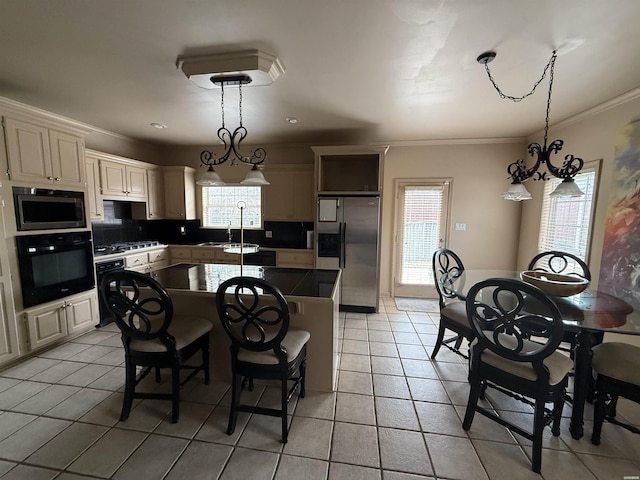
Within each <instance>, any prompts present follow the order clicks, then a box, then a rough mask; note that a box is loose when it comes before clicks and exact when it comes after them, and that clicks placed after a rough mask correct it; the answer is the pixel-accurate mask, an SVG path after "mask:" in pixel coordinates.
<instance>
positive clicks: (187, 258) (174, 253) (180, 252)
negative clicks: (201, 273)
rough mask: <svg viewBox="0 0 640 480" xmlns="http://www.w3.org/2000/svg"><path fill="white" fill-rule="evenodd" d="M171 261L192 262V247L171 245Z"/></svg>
mask: <svg viewBox="0 0 640 480" xmlns="http://www.w3.org/2000/svg"><path fill="white" fill-rule="evenodd" d="M169 254H170V257H171V263H191V247H176V246H173V245H172V246H170V247H169Z"/></svg>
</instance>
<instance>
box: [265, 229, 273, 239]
mask: <svg viewBox="0 0 640 480" xmlns="http://www.w3.org/2000/svg"><path fill="white" fill-rule="evenodd" d="M264 237H265V238H272V237H273V232H272V231H271V230H265V231H264Z"/></svg>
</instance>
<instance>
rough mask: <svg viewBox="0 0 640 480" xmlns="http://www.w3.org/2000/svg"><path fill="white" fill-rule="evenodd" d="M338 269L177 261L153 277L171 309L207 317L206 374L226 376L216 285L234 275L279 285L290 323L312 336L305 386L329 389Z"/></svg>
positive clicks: (335, 355) (333, 376) (334, 365)
mask: <svg viewBox="0 0 640 480" xmlns="http://www.w3.org/2000/svg"><path fill="white" fill-rule="evenodd" d="M340 274H341V272H340V270H318V269H312V268H311V269H305V268H278V267H262V266H254V265H243V266H240V265H226V264H224V265H223V264H191V263H180V264H176V265H172V266H169V267H166V268H161V269H159V270H155V271H154V272H152V273H151V276H152V277H153V278H155V279H156V280H157V281H158V282H159V283H160V284H161V285H162V286H163V287H164V288H165V289H166V290H167V291H168V292H169V294H170V295H171V298H172V300H173V304H174V309H175V310H176V311H180V312H189V314H193V315H198V316H203V317H206V318H210V319H211V321H212V323H213V330H212V331H211V339H210V340H211V375H212V377H213V378H214V379H220V380H229V379H230V378H231V375H230V374H231V366H230V357H229V346H230V342H229V340H228V337H227V335H226V334H225V332H224V330H223V328H222V325H221V323H220V322H219V320H218V313H217V311H216V305H215V294H216V292H217V289H218V286H219V285H220V284H221V283H222V282H224V281H225V280H227V279H229V278H232V277H235V276H240V275H244V276H250V277H256V278H261V279H263V280H266V281H267V282H270V283H272V284H273V285H275V286H276V287H278V288H279V289H280V291H281V292H282V294H283V295H284V296H285V298H286V299H287V301H288V303H289V311H290V320H291V323H290V326H291V328H297V329H302V330H306V331H308V332H309V333H310V334H311V339H310V340H309V343H308V351H307V358H308V360H307V385H306V386H307V388H308V389H310V390H319V391H333V390H335V386H336V382H337V371H338V365H339V347H338V330H339V328H338V306H339V303H340V298H339V295H340V293H339V292H340V288H339V285H340V278H341V277H340Z"/></svg>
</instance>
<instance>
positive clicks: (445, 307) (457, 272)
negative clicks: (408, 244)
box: [431, 248, 474, 359]
mask: <svg viewBox="0 0 640 480" xmlns="http://www.w3.org/2000/svg"><path fill="white" fill-rule="evenodd" d="M432 267H433V278H434V282H435V284H436V290H437V292H438V298H439V303H440V326H439V327H438V338H437V339H436V344H435V345H434V347H433V352H432V353H431V358H432V359H435V358H436V355H437V354H438V351H439V350H440V347H441V346H442V345H444V346H446V347H447V348H449V349H450V350H452V351H453V352H455V353H457V354H459V355H462V356H463V357H465V356H466V355H464V354H463V353H462V352H461V351H460V346H461V345H462V341H463V340H464V339H465V338H466V339H467V340H468V341H471V340H472V339H473V337H474V334H473V329H472V328H471V325H470V324H469V319H468V318H467V310H466V308H465V304H464V302H461V301H456V298H457V297H456V294H455V293H454V291H453V290H452V287H453V284H454V282H455V281H456V280H458V278H459V277H460V276H461V275H462V274H463V273H464V265H463V264H462V260H460V257H458V255H456V254H455V253H454V252H453V251H452V250H449V249H447V248H439V249H438V250H436V251H435V252H434V253H433V259H432ZM446 330H450V331H452V332H454V333H455V336H453V337H451V338H447V339H446V340H445V338H444V336H445V332H446ZM450 343H453V344H454V345H453V347H452V346H450V345H449V344H450Z"/></svg>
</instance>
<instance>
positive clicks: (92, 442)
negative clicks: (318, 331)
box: [0, 298, 640, 480]
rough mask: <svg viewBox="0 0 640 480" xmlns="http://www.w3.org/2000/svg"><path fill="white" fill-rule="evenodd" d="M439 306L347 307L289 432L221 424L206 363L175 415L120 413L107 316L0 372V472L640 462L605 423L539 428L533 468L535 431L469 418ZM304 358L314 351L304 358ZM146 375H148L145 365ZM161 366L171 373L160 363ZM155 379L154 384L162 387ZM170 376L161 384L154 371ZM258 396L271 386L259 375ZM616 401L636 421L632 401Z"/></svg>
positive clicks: (273, 393) (137, 476)
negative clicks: (529, 434)
mask: <svg viewBox="0 0 640 480" xmlns="http://www.w3.org/2000/svg"><path fill="white" fill-rule="evenodd" d="M437 322H438V315H437V313H432V314H427V313H417V312H415V313H412V312H401V311H398V310H396V307H395V304H394V302H393V300H392V299H390V298H383V299H382V308H381V312H380V313H377V314H374V315H364V314H346V315H344V314H343V317H342V329H341V333H342V336H343V338H344V341H343V343H342V363H341V369H340V377H339V382H338V391H337V392H334V393H320V392H312V391H309V392H308V393H307V396H306V397H305V398H304V399H301V400H299V401H298V402H297V404H295V403H294V404H292V405H291V409H290V413H291V431H290V435H289V442H288V443H287V444H286V445H282V444H281V443H280V442H279V438H280V437H279V423H278V422H279V420H278V419H277V418H271V417H264V416H257V415H255V416H249V415H246V414H241V415H240V418H239V421H238V426H237V428H236V431H235V433H234V434H233V435H232V436H228V435H226V433H225V428H226V422H227V415H228V405H229V402H228V390H229V385H228V384H227V383H225V382H221V381H212V383H211V384H210V385H208V386H205V385H203V384H202V380H201V377H199V378H197V379H196V380H194V381H192V382H190V383H189V384H187V386H186V387H185V389H184V391H183V397H182V404H181V413H180V415H181V416H180V421H179V423H178V424H171V423H170V422H169V419H168V418H167V415H168V414H169V411H170V405H169V402H165V401H153V400H145V401H142V402H138V403H137V404H136V405H135V408H134V410H133V411H132V413H131V416H130V418H129V420H127V421H126V422H119V421H118V418H119V413H120V407H121V404H122V394H121V393H120V390H121V387H122V383H123V380H124V370H123V368H122V361H123V353H122V347H121V344H120V336H119V333H118V332H117V330H116V328H115V327H113V326H110V327H107V328H106V329H102V330H96V331H94V332H90V333H88V334H85V335H84V336H82V337H79V338H77V339H74V340H73V341H71V342H69V343H67V344H65V345H62V346H59V347H56V348H54V349H52V350H49V351H47V352H43V353H41V354H40V355H38V356H37V357H35V358H32V359H29V360H26V361H24V362H22V363H21V364H19V365H17V366H14V367H12V368H9V369H5V370H4V371H2V372H0V475H1V476H2V478H3V479H21V480H22V479H35V480H39V479H43V480H44V479H53V478H56V479H59V480H72V479H76V480H77V479H83V478H113V479H134V480H147V479H163V478H164V479H205V478H206V479H216V478H221V479H236V478H237V479H251V480H257V479H275V480H286V479H326V478H330V479H366V480H369V479H384V480H419V479H449V480H456V479H459V480H474V479H485V480H486V479H492V480H508V479H530V478H543V479H546V480H551V479H562V480H567V479H579V480H591V479H601V480H610V479H620V480H623V479H625V478H638V476H639V475H640V441H639V440H640V438H639V437H638V436H634V435H633V434H631V433H630V432H628V431H626V430H624V429H621V428H620V427H616V426H614V425H611V424H605V426H604V430H603V442H602V444H601V445H600V446H599V447H595V446H593V445H592V444H591V443H590V441H589V439H588V437H589V436H590V433H591V422H590V420H591V415H592V410H591V408H590V407H588V408H587V416H586V420H587V423H586V426H585V431H586V436H585V438H583V439H581V440H579V441H576V440H573V439H572V438H571V436H570V435H569V433H568V416H569V414H570V407H569V406H567V407H566V408H565V412H564V416H565V417H566V418H565V420H564V422H563V428H562V435H561V436H560V437H558V438H556V437H553V436H552V435H551V434H550V432H547V434H546V436H545V449H544V453H543V461H542V475H537V474H534V473H533V472H532V471H531V470H530V463H529V455H530V448H529V442H528V441H526V440H524V439H522V438H520V437H518V436H513V435H512V434H510V433H509V432H508V431H507V430H506V429H504V428H503V427H501V426H499V425H497V424H495V423H494V422H491V421H489V420H487V419H486V418H484V417H482V416H480V415H476V418H475V420H474V423H473V425H472V428H471V430H470V431H469V432H465V431H464V430H462V426H461V417H462V415H464V406H465V405H466V401H467V393H468V387H467V383H466V375H467V366H466V363H465V361H464V359H462V358H460V357H458V356H456V355H454V354H452V353H451V352H449V351H448V350H446V349H441V350H440V353H439V354H438V358H437V361H431V360H430V359H429V356H428V353H430V352H431V349H432V345H433V343H434V341H435V334H436V332H437ZM308 361H309V362H312V361H313V358H309V360H308ZM150 377H151V376H150ZM165 377H166V378H168V376H165ZM152 380H153V379H151V381H150V382H148V385H149V387H150V388H157V385H156V384H154V383H153V381H152ZM162 386H164V385H162ZM249 395H253V398H254V400H255V401H256V402H260V403H261V404H269V403H273V402H274V401H276V402H277V398H278V392H277V390H276V389H274V388H273V387H270V386H266V385H261V386H260V385H256V388H255V390H254V392H252V393H250V394H249ZM488 399H489V400H490V401H491V403H492V404H493V407H494V408H495V409H496V410H498V411H499V412H500V413H501V414H502V415H504V416H505V417H508V418H509V419H521V420H522V421H523V424H524V425H529V423H530V422H529V420H530V419H531V410H530V408H529V407H527V406H525V405H521V404H520V403H518V402H515V401H513V400H511V399H509V398H507V397H504V396H501V395H500V394H496V393H492V392H491V391H490V392H489V393H488ZM619 415H621V416H624V417H625V418H627V419H629V420H631V421H632V422H633V423H635V424H640V407H639V406H638V405H636V404H633V403H631V402H623V401H621V402H620V407H619Z"/></svg>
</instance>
